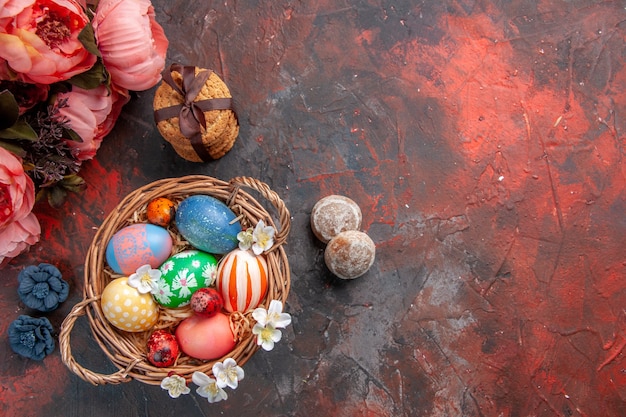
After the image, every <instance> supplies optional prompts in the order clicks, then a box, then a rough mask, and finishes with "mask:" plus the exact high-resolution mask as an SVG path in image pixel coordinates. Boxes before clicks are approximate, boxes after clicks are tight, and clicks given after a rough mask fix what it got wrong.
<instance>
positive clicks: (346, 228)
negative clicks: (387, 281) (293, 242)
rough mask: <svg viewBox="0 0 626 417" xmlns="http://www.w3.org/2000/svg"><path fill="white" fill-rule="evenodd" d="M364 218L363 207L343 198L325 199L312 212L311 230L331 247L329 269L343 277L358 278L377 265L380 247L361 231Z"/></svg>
mask: <svg viewBox="0 0 626 417" xmlns="http://www.w3.org/2000/svg"><path fill="white" fill-rule="evenodd" d="M362 219H363V215H362V213H361V208H360V207H359V206H358V205H357V204H356V203H355V202H354V201H353V200H351V199H350V198H348V197H344V196H341V195H329V196H326V197H324V198H322V199H321V200H319V201H318V202H317V203H315V206H313V210H312V211H311V230H312V231H313V234H314V235H315V236H316V237H317V238H318V239H319V240H321V241H322V242H324V243H326V244H327V245H326V249H325V250H324V261H325V263H326V266H327V267H328V269H329V270H330V272H332V273H333V274H334V275H336V276H337V277H339V278H342V279H354V278H358V277H360V276H362V275H363V274H365V273H366V272H367V271H368V270H369V269H370V267H371V266H372V264H373V263H374V258H375V256H376V246H375V245H374V242H373V241H372V239H371V238H370V237H369V236H368V235H367V234H366V233H364V232H361V231H359V228H360V227H361V221H362Z"/></svg>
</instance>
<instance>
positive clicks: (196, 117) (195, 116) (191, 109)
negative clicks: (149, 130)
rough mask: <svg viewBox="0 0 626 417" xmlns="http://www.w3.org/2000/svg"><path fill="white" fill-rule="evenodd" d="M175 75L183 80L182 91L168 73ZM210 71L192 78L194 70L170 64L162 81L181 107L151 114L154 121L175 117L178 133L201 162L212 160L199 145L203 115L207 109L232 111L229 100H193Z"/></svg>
mask: <svg viewBox="0 0 626 417" xmlns="http://www.w3.org/2000/svg"><path fill="white" fill-rule="evenodd" d="M174 71H176V72H178V73H179V74H180V75H181V76H182V79H183V82H182V88H181V87H179V86H178V85H177V84H176V83H175V82H174V79H173V78H172V74H171V73H172V72H174ZM211 73H212V71H211V70H208V71H206V70H203V71H200V72H198V74H197V75H196V70H195V67H192V66H186V65H185V66H183V65H181V64H176V63H174V64H172V65H171V66H170V70H169V72H167V71H166V72H164V73H163V81H165V82H166V83H167V84H168V85H169V86H170V87H172V88H173V89H174V90H175V91H176V92H178V93H179V94H180V95H181V96H183V98H184V100H185V101H184V102H183V104H177V105H175V106H170V107H164V108H162V109H159V110H155V111H154V118H155V120H156V122H157V123H158V122H160V121H163V120H167V119H171V118H172V117H176V116H178V125H179V127H180V132H181V133H182V134H183V135H184V136H185V137H187V138H189V141H190V142H191V146H192V147H193V149H194V151H196V153H197V154H198V156H199V157H200V159H202V160H203V161H204V162H206V161H210V160H212V159H213V158H212V157H211V155H210V154H209V152H208V151H207V149H206V148H205V147H204V144H203V143H202V133H201V132H202V130H201V128H202V127H204V128H205V129H206V119H205V117H204V112H205V111H209V110H233V111H234V109H233V104H232V99H231V98H229V97H224V98H210V99H206V100H200V101H194V100H195V98H196V97H197V96H198V93H200V90H202V87H203V86H204V84H205V83H206V82H207V80H208V79H209V77H210V76H211Z"/></svg>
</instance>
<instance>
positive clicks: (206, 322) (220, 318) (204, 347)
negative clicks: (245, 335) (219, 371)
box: [176, 313, 235, 360]
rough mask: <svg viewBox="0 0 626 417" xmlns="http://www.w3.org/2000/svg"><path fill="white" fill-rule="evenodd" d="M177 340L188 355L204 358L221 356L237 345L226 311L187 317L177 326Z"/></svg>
mask: <svg viewBox="0 0 626 417" xmlns="http://www.w3.org/2000/svg"><path fill="white" fill-rule="evenodd" d="M176 340H177V341H178V345H179V346H180V350H182V351H183V352H184V353H185V354H186V355H189V356H191V357H192V358H196V359H203V360H209V359H217V358H221V357H222V356H224V355H226V354H227V353H228V352H230V351H231V350H233V348H234V347H235V337H234V335H233V331H232V330H231V328H230V320H229V319H228V316H227V315H226V314H224V313H217V314H215V315H213V316H211V317H206V316H201V315H198V314H194V315H193V316H191V317H187V318H186V319H184V320H183V321H181V322H180V324H179V325H178V327H177V328H176Z"/></svg>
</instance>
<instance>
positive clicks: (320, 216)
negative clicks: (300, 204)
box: [311, 194, 363, 243]
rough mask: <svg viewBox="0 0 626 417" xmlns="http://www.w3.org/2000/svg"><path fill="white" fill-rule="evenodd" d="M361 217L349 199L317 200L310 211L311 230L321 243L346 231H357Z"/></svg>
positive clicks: (359, 210) (329, 197)
mask: <svg viewBox="0 0 626 417" xmlns="http://www.w3.org/2000/svg"><path fill="white" fill-rule="evenodd" d="M362 219H363V215H362V213H361V208H360V207H359V206H358V205H357V204H356V203H355V202H354V201H353V200H351V199H350V198H348V197H344V196H342V195H334V194H333V195H329V196H326V197H324V198H322V199H321V200H319V201H318V202H317V203H315V205H314V206H313V210H312V211H311V229H312V230H313V234H314V235H315V236H316V237H317V238H318V239H319V240H321V241H322V242H324V243H328V241H330V240H331V239H332V238H333V237H335V236H336V235H338V234H339V233H341V232H345V231H347V230H358V229H359V228H360V227H361V221H362Z"/></svg>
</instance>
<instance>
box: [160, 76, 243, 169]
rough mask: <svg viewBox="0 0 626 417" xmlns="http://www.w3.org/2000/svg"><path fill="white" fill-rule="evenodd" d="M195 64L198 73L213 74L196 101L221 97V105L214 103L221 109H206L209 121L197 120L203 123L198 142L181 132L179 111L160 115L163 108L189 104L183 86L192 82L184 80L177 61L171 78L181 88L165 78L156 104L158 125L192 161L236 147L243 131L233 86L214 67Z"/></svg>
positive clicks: (207, 157)
mask: <svg viewBox="0 0 626 417" xmlns="http://www.w3.org/2000/svg"><path fill="white" fill-rule="evenodd" d="M194 68H195V75H196V76H197V75H198V74H199V73H201V72H202V71H209V72H210V76H209V77H208V79H207V80H206V82H205V83H204V85H203V86H202V87H201V88H200V90H199V92H198V93H197V95H196V96H195V98H194V99H193V102H194V103H195V104H200V103H201V102H208V101H209V100H211V99H219V100H221V102H220V103H221V104H220V105H217V106H214V107H218V108H217V109H212V110H207V111H204V112H203V114H204V118H205V121H206V124H205V125H204V126H202V124H201V123H198V122H197V121H196V122H195V123H197V124H198V125H199V130H200V132H199V137H198V138H197V140H198V143H196V145H195V146H194V144H193V143H192V140H191V139H192V138H190V137H187V136H185V135H184V134H183V133H182V132H181V125H180V118H179V116H178V115H176V116H174V117H167V118H165V117H157V116H158V113H159V111H163V110H164V109H166V108H177V109H180V108H181V107H182V106H184V105H186V103H185V97H184V96H183V95H182V94H181V90H182V89H184V87H185V84H189V83H187V82H183V74H182V73H181V72H182V66H180V65H179V66H174V65H173V66H172V69H171V71H170V74H171V80H172V81H173V82H174V83H175V84H176V86H177V87H178V91H177V89H175V88H173V87H172V86H171V85H169V84H168V83H167V82H166V81H165V80H164V81H162V82H161V84H160V85H159V87H158V88H157V90H156V93H155V96H154V103H153V105H154V110H155V117H156V122H157V128H158V129H159V132H160V133H161V135H162V136H163V138H164V139H165V140H166V141H168V142H169V143H170V144H171V145H172V146H173V148H174V150H175V151H176V153H177V154H178V155H180V156H181V157H183V158H185V159H187V160H188V161H192V162H206V161H209V160H211V159H218V158H221V157H222V156H224V155H225V154H226V152H228V151H229V150H230V149H231V148H232V147H233V144H234V143H235V139H236V138H237V135H238V134H239V123H238V121H237V115H236V113H235V111H234V110H233V108H232V96H231V94H230V90H229V89H228V87H227V86H226V84H225V83H224V82H223V81H222V79H221V78H220V77H219V76H218V75H217V74H215V73H214V72H213V71H210V70H206V69H203V68H198V67H194ZM182 92H184V90H183V91H182ZM184 93H187V92H184ZM187 95H188V94H187ZM224 103H226V104H224ZM188 104H189V103H187V105H188ZM190 113H192V112H190Z"/></svg>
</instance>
